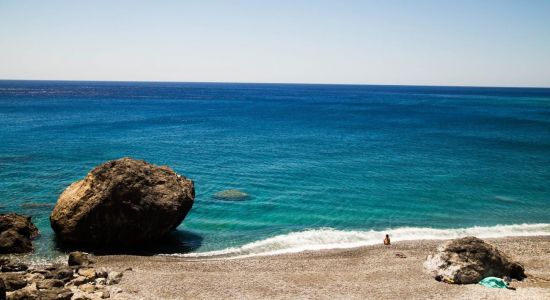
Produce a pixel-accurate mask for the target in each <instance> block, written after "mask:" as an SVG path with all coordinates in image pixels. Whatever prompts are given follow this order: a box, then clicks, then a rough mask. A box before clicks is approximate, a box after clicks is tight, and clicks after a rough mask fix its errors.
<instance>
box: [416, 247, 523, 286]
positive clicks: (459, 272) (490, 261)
mask: <svg viewBox="0 0 550 300" xmlns="http://www.w3.org/2000/svg"><path fill="white" fill-rule="evenodd" d="M424 268H425V269H426V271H427V272H429V273H430V274H431V275H433V276H434V277H437V278H444V279H450V280H452V282H454V283H459V284H467V283H478V282H479V281H480V280H481V279H483V278H485V277H489V276H494V277H500V278H502V277H504V276H510V277H511V278H515V279H518V280H522V279H523V278H525V273H524V268H523V266H522V265H521V264H519V263H517V262H514V261H512V260H511V259H510V258H509V257H508V256H506V255H505V254H504V253H502V252H500V251H499V250H498V249H497V248H496V247H495V246H493V245H491V244H488V243H485V242H484V241H483V240H481V239H478V238H476V237H465V238H461V239H456V240H451V241H447V242H445V243H443V244H442V245H440V246H439V247H438V249H437V252H436V253H435V254H433V255H430V256H428V259H427V260H426V262H425V263H424Z"/></svg>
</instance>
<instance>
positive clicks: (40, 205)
mask: <svg viewBox="0 0 550 300" xmlns="http://www.w3.org/2000/svg"><path fill="white" fill-rule="evenodd" d="M21 208H25V209H50V208H53V204H52V203H39V202H25V203H23V204H21Z"/></svg>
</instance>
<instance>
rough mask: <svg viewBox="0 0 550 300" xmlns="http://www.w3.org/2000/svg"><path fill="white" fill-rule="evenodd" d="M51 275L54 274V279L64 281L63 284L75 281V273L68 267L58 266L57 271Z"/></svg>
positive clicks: (54, 270) (53, 271)
mask: <svg viewBox="0 0 550 300" xmlns="http://www.w3.org/2000/svg"><path fill="white" fill-rule="evenodd" d="M51 274H52V278H54V279H59V280H62V281H63V282H67V281H69V280H71V279H73V274H74V273H73V270H72V269H71V268H69V267H68V266H57V267H56V268H55V269H53V270H52V271H51ZM46 278H48V277H46Z"/></svg>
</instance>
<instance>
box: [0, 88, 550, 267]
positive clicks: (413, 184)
mask: <svg viewBox="0 0 550 300" xmlns="http://www.w3.org/2000/svg"><path fill="white" fill-rule="evenodd" d="M121 157H133V158H136V159H143V160H146V161H148V162H150V163H153V164H157V165H167V166H170V167H171V168H173V169H174V170H175V171H176V172H178V173H179V174H181V175H183V176H186V177H188V178H190V179H192V180H193V181H194V182H195V188H196V199H195V203H194V206H193V208H192V210H191V211H190V213H189V214H188V216H187V218H186V219H185V220H184V222H183V223H182V224H181V225H180V226H179V227H178V228H177V230H176V231H175V232H173V233H171V234H170V236H169V237H168V238H167V240H166V244H164V246H159V248H155V249H154V250H151V251H153V252H154V253H155V254H170V255H179V256H185V257H214V256H218V255H223V256H229V257H241V256H255V255H270V254H280V253H290V252H298V251H304V250H317V249H330V248H351V247H358V246H364V245H372V244H378V243H382V240H383V238H384V235H385V234H389V235H390V237H391V238H392V241H402V240H415V239H446V238H454V237H460V236H465V235H476V236H479V237H482V238H483V237H484V238H489V237H504V236H530V235H550V89H542V88H484V87H443V86H389V85H388V86H382V85H325V84H322V85H321V84H253V83H250V84H248V83H247V84H241V83H163V82H79V81H13V80H3V81H0V213H7V212H17V213H21V214H26V215H30V216H32V220H33V222H35V223H36V225H37V227H38V228H39V230H40V232H41V235H40V237H39V238H37V240H35V247H36V251H35V252H34V253H33V254H32V255H33V257H37V258H52V257H59V256H60V255H63V253H64V250H63V249H61V248H60V247H59V246H58V245H57V243H56V241H55V236H54V233H53V231H52V229H51V228H50V224H49V215H50V212H51V210H52V208H53V205H54V204H55V203H56V201H57V198H58V197H59V195H60V193H61V192H62V191H63V190H64V189H65V188H66V187H67V186H68V185H69V184H71V183H72V182H74V181H76V180H79V179H82V178H83V177H84V176H85V175H86V174H87V172H89V171H90V170H91V169H92V168H94V167H95V166H97V165H99V164H101V163H103V162H105V161H108V160H113V159H118V158H121ZM230 189H236V190H239V191H242V192H244V193H246V194H248V195H249V196H248V197H247V198H246V199H240V200H231V199H220V198H219V197H216V194H217V193H218V192H221V191H225V190H230ZM159 244H160V243H159ZM167 245H168V246H167Z"/></svg>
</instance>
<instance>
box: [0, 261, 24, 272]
mask: <svg viewBox="0 0 550 300" xmlns="http://www.w3.org/2000/svg"><path fill="white" fill-rule="evenodd" d="M28 268H29V266H27V265H26V264H24V263H21V262H9V263H7V264H4V265H2V272H22V271H26V270H27V269H28Z"/></svg>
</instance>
